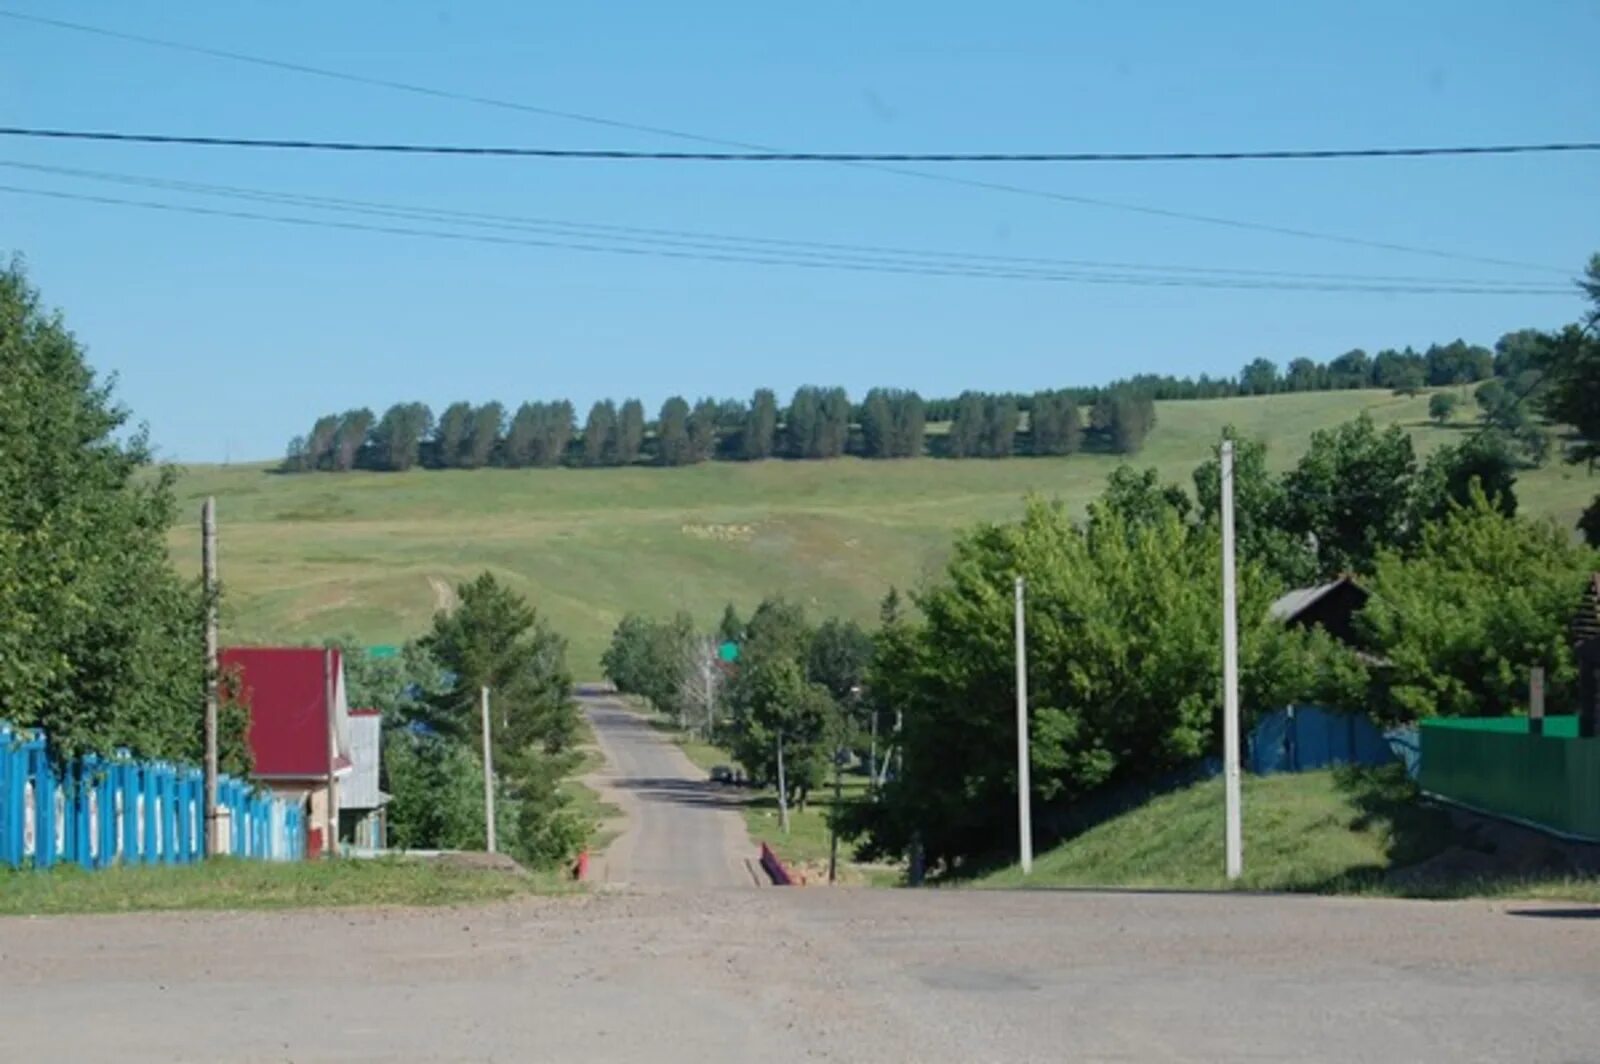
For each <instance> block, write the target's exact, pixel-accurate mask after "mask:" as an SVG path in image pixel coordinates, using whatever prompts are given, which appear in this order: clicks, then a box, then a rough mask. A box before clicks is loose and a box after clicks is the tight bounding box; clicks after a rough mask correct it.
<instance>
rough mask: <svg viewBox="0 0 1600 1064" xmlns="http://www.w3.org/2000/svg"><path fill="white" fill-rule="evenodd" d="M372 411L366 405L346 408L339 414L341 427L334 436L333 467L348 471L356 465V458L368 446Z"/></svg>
mask: <svg viewBox="0 0 1600 1064" xmlns="http://www.w3.org/2000/svg"><path fill="white" fill-rule="evenodd" d="M372 422H373V417H372V411H371V410H368V409H367V408H366V407H361V408H360V409H358V410H346V411H345V412H344V413H343V414H341V415H340V416H339V427H338V429H337V430H336V431H335V432H334V438H333V468H334V470H335V471H336V472H339V473H348V472H349V471H350V470H352V469H354V468H355V467H356V460H357V459H358V458H359V457H360V455H361V449H362V447H364V446H366V443H367V433H369V432H370V431H371V430H372Z"/></svg>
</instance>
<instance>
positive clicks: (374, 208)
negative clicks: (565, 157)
mask: <svg viewBox="0 0 1600 1064" xmlns="http://www.w3.org/2000/svg"><path fill="white" fill-rule="evenodd" d="M0 167H5V168H8V169H16V170H25V171H29V172H35V173H45V174H53V175H58V176H65V177H74V178H82V179H87V180H94V181H104V182H110V183H113V184H120V185H125V186H133V187H139V188H155V189H162V190H166V191H178V192H185V193H193V194H200V195H206V196H219V197H226V198H232V199H242V200H246V201H255V202H265V203H275V204H280V205H290V206H297V207H311V208H314V209H317V210H339V211H349V212H353V213H359V214H369V215H377V216H380V217H393V218H404V219H411V220H421V221H433V222H445V223H448V224H451V225H467V226H477V227H488V228H494V229H505V228H509V229H516V230H525V231H532V232H540V233H550V234H555V235H566V236H572V235H578V236H585V237H598V238H600V239H619V238H621V239H627V240H630V241H633V242H640V243H647V244H651V243H654V244H664V245H667V246H682V247H691V248H711V249H714V250H730V249H731V250H741V249H742V250H750V249H751V248H755V249H759V250H761V251H767V250H769V249H771V248H780V249H784V250H785V251H786V252H788V253H792V254H800V255H812V254H814V253H815V252H817V251H821V252H826V253H827V256H826V257H829V258H837V257H840V256H841V255H844V256H848V257H852V258H863V257H866V258H869V259H871V260H879V259H882V258H884V257H890V258H893V259H899V260H910V261H913V262H918V261H924V260H932V261H934V262H949V261H954V262H958V263H966V264H972V263H978V264H981V265H983V266H990V265H992V264H996V263H1000V264H1005V265H1006V266H1010V267H1025V268H1030V269H1032V268H1038V267H1068V268H1090V269H1101V270H1131V271H1135V272H1166V273H1174V274H1199V275H1224V276H1230V275H1231V276H1240V277H1266V278H1277V279H1297V280H1332V281H1357V282H1363V283H1379V282H1397V283H1404V284H1442V285H1475V286H1498V285H1503V284H1506V283H1507V282H1501V281H1493V280H1480V279H1469V278H1456V277H1445V278H1440V277H1419V276H1416V275H1404V274H1354V273H1334V272H1314V271H1311V272H1307V271H1284V270H1264V269H1251V268H1243V267H1224V266H1191V265H1170V264H1151V263H1131V262H1119V261H1112V262H1108V261H1103V260H1091V259H1072V258H1060V257H1040V256H1023V255H996V254H986V253H981V252H958V251H945V250H930V249H923V248H904V247H891V246H885V245H880V244H851V243H836V242H827V241H814V240H794V239H786V238H781V237H766V236H740V235H732V234H726V233H707V232H699V231H695V230H684V229H666V228H654V227H642V226H628V225H616V224H608V223H596V222H575V221H570V220H565V219H553V218H537V217H528V216H525V215H510V214H496V213H491V212H486V211H463V210H456V209H451V208H441V207H419V206H415V205H407V204H397V203H392V202H382V201H372V200H363V199H351V198H346V197H335V196H319V195H310V194H305V193H295V192H278V191H270V190H265V189H256V188H247V187H241V186H238V185H219V184H212V183H207V182H198V181H183V180H176V179H171V178H162V177H150V176H144V175H137V174H125V173H117V172H113V171H105V170H88V169H83V168H80V167H67V166H50V165H46V164H43V163H29V162H23V161H20V160H10V159H0ZM1517 286H1518V287H1526V288H1528V289H1530V290H1532V289H1534V288H1536V287H1538V286H1535V285H1533V284H1532V283H1531V282H1530V283H1528V284H1527V285H1523V284H1522V283H1521V282H1518V283H1517ZM1542 290H1543V291H1546V292H1548V293H1550V294H1566V293H1567V287H1566V286H1556V285H1550V286H1545V287H1544V288H1543V289H1542Z"/></svg>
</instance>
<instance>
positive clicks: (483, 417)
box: [461, 402, 506, 469]
mask: <svg viewBox="0 0 1600 1064" xmlns="http://www.w3.org/2000/svg"><path fill="white" fill-rule="evenodd" d="M505 420H506V408H505V407H504V406H502V405H500V404H499V403H497V402H488V403H484V404H483V405H482V406H480V407H478V408H477V409H476V410H474V411H473V412H472V422H471V424H470V426H469V428H468V429H467V439H466V445H465V446H464V447H463V448H462V451H461V466H462V468H463V469H482V468H483V467H484V466H486V465H488V464H489V463H490V462H491V461H493V460H494V452H495V446H496V445H497V444H498V443H499V442H500V432H501V429H502V428H503V427H504V425H505Z"/></svg>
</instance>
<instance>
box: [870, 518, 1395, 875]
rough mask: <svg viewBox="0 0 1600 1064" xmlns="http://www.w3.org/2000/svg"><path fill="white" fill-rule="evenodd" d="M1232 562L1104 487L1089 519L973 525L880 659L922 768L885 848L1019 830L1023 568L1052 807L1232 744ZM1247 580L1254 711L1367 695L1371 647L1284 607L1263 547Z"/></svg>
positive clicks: (881, 679) (1199, 530)
mask: <svg viewBox="0 0 1600 1064" xmlns="http://www.w3.org/2000/svg"><path fill="white" fill-rule="evenodd" d="M1219 565H1220V552H1219V550H1218V543H1217V536H1216V531H1215V529H1214V528H1211V527H1210V526H1199V527H1193V526H1190V525H1188V524H1187V523H1186V522H1185V521H1184V520H1183V518H1182V516H1181V515H1180V514H1179V513H1178V512H1177V511H1176V510H1171V509H1169V510H1167V511H1165V512H1164V513H1161V514H1158V515H1156V516H1154V517H1153V518H1150V519H1143V523H1141V524H1139V525H1130V524H1128V523H1127V522H1126V520H1125V519H1124V518H1123V517H1122V516H1121V515H1120V514H1119V513H1117V512H1115V511H1110V510H1108V511H1105V512H1101V510H1100V505H1099V504H1098V503H1097V504H1095V505H1094V507H1092V508H1091V518H1090V521H1089V523H1088V524H1087V525H1085V526H1079V525H1075V524H1074V523H1073V522H1072V521H1071V520H1069V518H1068V517H1067V515H1066V513H1065V512H1064V511H1063V510H1062V508H1061V507H1059V506H1052V505H1048V504H1045V503H1043V502H1040V501H1038V500H1032V501H1030V502H1029V504H1028V506H1027V508H1026V511H1025V513H1024V515H1023V517H1022V519H1021V520H1020V521H1017V522H1014V523H1010V524H1005V525H980V526H978V527H976V528H974V529H971V530H969V531H967V532H965V533H963V534H962V535H961V536H960V537H959V538H958V539H957V541H956V543H955V547H954V552H953V555H952V558H951V561H950V563H949V567H948V569H947V570H946V572H945V573H944V575H943V576H942V578H941V579H939V580H938V581H936V582H934V583H933V584H931V585H930V586H929V587H928V589H927V590H926V591H925V592H924V593H923V594H922V595H921V596H919V598H918V604H919V606H920V607H921V611H922V615H923V621H922V622H921V623H920V624H917V625H914V626H910V625H907V626H906V627H904V628H898V629H897V630H896V631H895V632H894V633H893V634H891V635H887V636H886V637H885V638H882V639H880V641H879V647H878V653H877V656H876V657H875V658H874V664H873V668H872V670H871V672H870V674H869V678H868V684H869V686H870V687H872V688H874V689H875V690H881V691H887V692H892V693H893V697H894V699H895V703H894V704H895V706H896V708H898V709H901V710H902V711H903V714H904V721H905V723H904V731H903V736H902V738H903V742H904V773H903V774H902V775H900V776H899V777H898V778H897V779H895V780H893V781H891V782H890V784H889V785H888V787H887V789H886V790H885V791H884V793H883V794H882V796H881V799H880V801H879V802H878V803H876V804H875V805H874V806H873V807H872V808H871V809H869V810H867V811H866V812H865V813H864V814H863V816H862V818H861V819H860V820H858V821H857V822H856V823H855V824H854V825H853V827H854V828H855V829H856V830H857V831H858V832H861V833H864V835H865V841H866V847H865V848H866V850H867V852H868V853H869V854H874V853H877V854H881V853H892V854H903V853H906V852H907V851H908V850H909V849H910V847H911V845H912V840H913V838H920V840H921V842H922V845H923V846H924V847H925V849H926V853H927V855H928V858H929V860H930V862H931V863H932V865H933V866H934V867H935V868H940V867H942V868H944V869H946V870H949V869H955V868H959V867H961V866H962V865H963V864H964V863H965V862H968V861H971V860H973V859H975V858H979V857H982V856H984V855H987V854H991V853H993V852H994V851H995V850H996V849H1004V848H1006V846H1007V843H1005V842H1001V841H1000V840H1007V839H1010V838H1012V837H1013V832H1014V824H1015V820H1014V818H1015V813H1016V791H1015V787H1016V777H1015V756H1016V745H1015V744H1016V737H1015V730H1014V729H1015V706H1014V695H1015V685H1014V677H1013V674H1012V640H1013V630H1012V583H1013V580H1014V578H1015V577H1016V576H1017V575H1019V574H1020V575H1022V576H1024V577H1025V578H1026V580H1027V589H1028V593H1027V606H1026V608H1027V621H1028V636H1029V663H1028V665H1029V667H1028V673H1029V675H1028V680H1029V693H1030V701H1031V705H1032V708H1031V711H1030V716H1029V729H1030V736H1031V746H1030V752H1031V762H1032V763H1031V766H1030V771H1031V776H1032V786H1033V797H1034V800H1035V802H1036V803H1037V805H1038V806H1039V807H1040V808H1042V809H1048V808H1049V807H1050V806H1051V805H1053V804H1058V803H1070V802H1072V801H1074V800H1076V799H1079V798H1081V797H1082V796H1084V795H1088V794H1090V793H1092V792H1094V791H1096V790H1097V789H1099V788H1101V787H1104V786H1107V785H1112V784H1115V783H1118V782H1122V781H1128V782H1137V781H1147V780H1151V779H1154V778H1157V777H1159V776H1160V775H1161V774H1163V773H1165V772H1168V771H1170V770H1172V769H1175V768H1177V767H1178V766H1181V765H1185V764H1188V763H1189V762H1191V761H1192V760H1193V759H1195V758H1196V757H1199V756H1201V755H1203V754H1206V753H1210V752H1214V751H1216V750H1217V749H1218V748H1219V744H1220V739H1221V736H1220V733H1219V728H1218V723H1217V722H1218V720H1219V718H1220V708H1221V707H1220V692H1221V684H1220V679H1221V677H1220V668H1221V660H1222V657H1221V630H1220V626H1219V625H1218V623H1217V619H1216V618H1217V604H1216V588H1217V586H1218V582H1219V580H1220V576H1219V569H1218V567H1219ZM1238 579H1239V583H1238V587H1239V603H1240V605H1239V619H1240V660H1241V676H1242V678H1243V683H1244V688H1243V691H1242V697H1243V702H1244V705H1245V707H1246V712H1247V714H1248V713H1250V712H1253V711H1255V710H1257V709H1261V708H1265V707H1269V706H1275V705H1282V704H1284V703H1286V702H1288V701H1291V700H1293V699H1295V698H1300V697H1313V696H1314V697H1318V698H1321V699H1325V700H1327V701H1328V702H1330V703H1331V704H1335V705H1339V704H1350V703H1351V702H1352V701H1355V700H1358V699H1359V698H1360V697H1361V696H1362V694H1363V693H1364V686H1365V676H1364V674H1363V673H1362V671H1361V669H1360V667H1359V664H1358V662H1357V661H1356V660H1355V658H1354V657H1353V655H1350V654H1348V653H1347V652H1344V651H1341V650H1340V649H1339V648H1337V647H1336V646H1334V645H1333V644H1332V643H1331V641H1330V640H1329V639H1328V638H1327V636H1326V635H1324V634H1322V633H1307V632H1303V631H1296V630H1290V629H1286V628H1284V627H1283V626H1281V625H1279V624H1276V623H1275V622H1273V621H1271V620H1270V619H1269V618H1268V617H1267V606H1268V603H1269V602H1270V601H1271V599H1272V596H1273V595H1274V594H1276V592H1277V585H1276V583H1275V582H1274V581H1272V580H1271V579H1270V577H1268V576H1267V575H1266V574H1265V573H1263V572H1262V570H1261V569H1260V568H1259V567H1258V566H1257V565H1256V564H1255V563H1254V561H1253V560H1252V559H1248V558H1247V559H1243V564H1242V565H1241V567H1240V570H1239V577H1238ZM997 844H998V845H997Z"/></svg>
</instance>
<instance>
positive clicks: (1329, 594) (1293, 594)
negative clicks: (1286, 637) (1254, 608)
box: [1267, 576, 1371, 646]
mask: <svg viewBox="0 0 1600 1064" xmlns="http://www.w3.org/2000/svg"><path fill="white" fill-rule="evenodd" d="M1370 597H1371V593H1370V592H1369V591H1367V589H1366V588H1364V587H1362V586H1361V585H1360V584H1358V583H1356V582H1355V579H1354V578H1353V577H1349V576H1341V577H1339V579H1337V580H1330V581H1328V582H1327V583H1325V584H1317V585H1316V586H1314V587H1301V588H1296V589H1295V590H1293V591H1290V592H1288V593H1287V594H1285V595H1283V596H1282V597H1281V598H1279V599H1278V600H1277V601H1276V602H1274V603H1273V604H1272V605H1271V606H1270V607H1268V609H1267V613H1268V615H1270V616H1271V617H1272V618H1273V619H1274V620H1278V621H1282V622H1283V624H1284V625H1285V626H1286V627H1290V628H1322V629H1324V630H1325V631H1326V632H1327V633H1328V634H1329V635H1331V636H1333V638H1335V639H1337V640H1339V641H1340V642H1341V643H1345V644H1348V645H1351V646H1354V645H1356V643H1357V639H1356V630H1355V617H1356V614H1358V613H1360V612H1361V609H1362V607H1364V606H1365V605H1366V604H1367V599H1368V598H1370Z"/></svg>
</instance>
